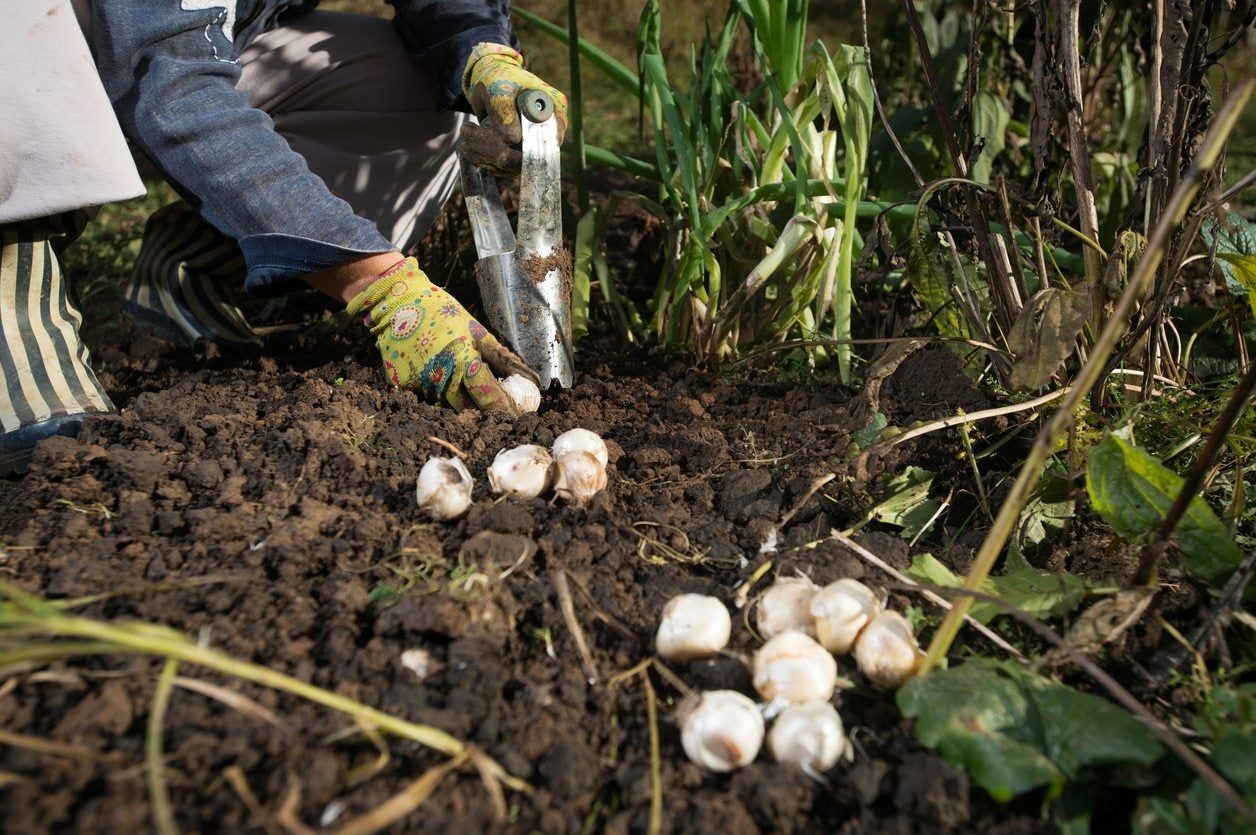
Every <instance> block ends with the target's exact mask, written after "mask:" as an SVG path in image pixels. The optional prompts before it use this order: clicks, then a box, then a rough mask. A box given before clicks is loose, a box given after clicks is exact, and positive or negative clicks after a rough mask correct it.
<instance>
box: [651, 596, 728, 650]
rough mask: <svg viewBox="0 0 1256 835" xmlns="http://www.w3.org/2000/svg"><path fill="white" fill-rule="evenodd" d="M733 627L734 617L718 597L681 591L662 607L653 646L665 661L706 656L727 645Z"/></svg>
mask: <svg viewBox="0 0 1256 835" xmlns="http://www.w3.org/2000/svg"><path fill="white" fill-rule="evenodd" d="M732 630H733V620H732V618H731V617H729V614H728V609H727V608H725V606H724V604H723V603H721V602H720V601H719V600H717V599H716V598H714V597H708V596H707V595H705V594H682V595H678V596H677V597H673V598H672V599H671V600H669V601H667V605H666V606H664V607H663V618H662V620H661V621H660V622H659V631H658V634H657V635H656V636H655V638H654V647H655V650H656V651H657V652H658V655H659V658H662V659H663V660H665V661H693V660H695V659H698V658H709V657H711V656H712V655H715V654H716V653H717V652H719V651H720V650H722V649H723V648H724V647H725V646H727V645H728V637H729V635H730V634H732Z"/></svg>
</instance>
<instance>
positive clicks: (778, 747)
mask: <svg viewBox="0 0 1256 835" xmlns="http://www.w3.org/2000/svg"><path fill="white" fill-rule="evenodd" d="M768 750H770V751H771V752H772V756H773V757H775V758H776V761H777V762H782V763H789V764H791V765H796V766H798V767H799V768H801V769H802V770H803V771H805V772H807V773H808V774H810V775H812V776H819V774H820V773H821V772H824V771H828V770H829V769H830V768H832V767H833V766H834V765H836V764H837V761H838V760H839V759H840V758H841V756H842V754H843V753H845V752H846V750H847V744H846V734H845V732H844V731H843V730H842V718H841V717H840V716H838V715H837V710H836V709H835V708H834V707H833V705H831V704H829V703H828V702H807V703H805V704H800V705H790V706H789V707H787V708H785V710H784V711H783V712H782V713H781V715H780V716H778V717H777V719H776V723H775V724H774V725H773V726H772V731H771V733H769V734H768Z"/></svg>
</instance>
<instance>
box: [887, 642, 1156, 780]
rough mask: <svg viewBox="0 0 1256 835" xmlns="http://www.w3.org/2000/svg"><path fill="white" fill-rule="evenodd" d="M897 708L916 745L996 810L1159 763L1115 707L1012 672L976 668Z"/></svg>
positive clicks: (954, 671)
mask: <svg viewBox="0 0 1256 835" xmlns="http://www.w3.org/2000/svg"><path fill="white" fill-rule="evenodd" d="M898 706H899V709H900V710H902V712H903V713H904V715H906V716H908V717H909V718H911V719H913V720H915V733H916V738H917V739H919V740H920V741H921V743H923V744H924V745H927V746H929V747H930V748H936V749H937V750H938V752H939V753H940V754H941V755H942V756H943V757H945V758H946V759H947V760H948V761H950V762H951V763H953V764H955V765H957V766H959V767H960V768H963V769H964V770H965V771H967V772H968V773H969V774H970V775H971V776H972V778H973V779H974V780H975V781H976V782H977V783H978V784H979V785H980V786H981V787H982V788H984V789H985V790H986V791H987V792H989V793H990V794H991V795H992V796H993V797H995V798H996V799H999V800H1007V799H1010V798H1012V797H1015V796H1016V795H1018V794H1022V793H1024V792H1026V791H1029V790H1031V789H1035V788H1038V787H1041V786H1049V787H1051V792H1052V793H1053V794H1058V792H1059V791H1060V789H1062V788H1063V786H1064V784H1065V783H1066V782H1068V781H1075V780H1081V779H1087V778H1089V776H1090V774H1089V772H1090V771H1091V770H1093V769H1101V768H1112V767H1121V768H1128V767H1136V768H1148V767H1150V766H1152V765H1154V764H1155V762H1156V761H1157V760H1158V759H1159V758H1160V756H1161V755H1162V754H1163V750H1162V748H1161V746H1160V743H1159V742H1158V741H1157V740H1156V738H1155V736H1154V735H1153V734H1152V733H1151V732H1150V731H1149V730H1147V728H1146V727H1144V726H1143V725H1142V723H1140V722H1139V721H1138V720H1136V719H1134V718H1133V717H1131V716H1130V715H1129V714H1128V713H1126V712H1125V711H1123V710H1121V709H1120V708H1118V707H1117V706H1116V705H1113V704H1111V703H1110V702H1108V701H1105V700H1104V699H1101V698H1099V697H1098V696H1092V695H1089V694H1086V693H1082V692H1080V691H1077V690H1074V689H1072V688H1070V687H1066V686H1065V685H1063V684H1059V683H1057V682H1053V681H1050V680H1049V679H1045V678H1042V677H1040V676H1038V675H1035V674H1033V673H1031V672H1028V671H1026V670H1023V669H1021V668H1019V667H1018V666H1016V665H1015V664H1013V663H1012V662H999V661H992V660H989V659H974V660H971V661H968V662H967V663H965V664H963V665H961V666H959V667H953V668H951V669H949V670H942V671H939V672H934V673H931V674H930V675H927V676H923V677H920V678H915V679H912V680H911V681H909V682H908V683H907V684H906V685H905V686H904V687H903V688H902V689H901V690H899V691H898Z"/></svg>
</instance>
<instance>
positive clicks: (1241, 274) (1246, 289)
mask: <svg viewBox="0 0 1256 835" xmlns="http://www.w3.org/2000/svg"><path fill="white" fill-rule="evenodd" d="M1217 257H1218V258H1220V259H1221V267H1222V272H1225V273H1226V284H1227V285H1229V287H1230V289H1231V291H1233V290H1234V288H1235V285H1238V286H1240V287H1242V288H1243V292H1242V293H1239V294H1238V295H1246V296H1247V301H1248V303H1249V304H1250V305H1251V306H1252V312H1253V313H1256V255H1240V254H1238V253H1235V252H1218V253H1217ZM1227 268H1228V269H1227Z"/></svg>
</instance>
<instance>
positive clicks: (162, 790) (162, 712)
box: [144, 658, 179, 835]
mask: <svg viewBox="0 0 1256 835" xmlns="http://www.w3.org/2000/svg"><path fill="white" fill-rule="evenodd" d="M178 669H179V662H178V661H175V660H174V659H173V658H167V659H166V663H165V665H164V666H162V668H161V675H160V676H158V677H157V688H156V689H155V690H154V691H153V705H152V708H151V709H150V710H149V711H148V734H147V736H146V738H145V740H144V756H145V759H146V760H147V762H148V802H149V807H150V809H151V810H152V815H153V828H154V829H156V830H157V831H158V832H159V833H160V835H179V827H178V825H177V824H176V823H175V821H174V810H173V809H171V808H170V792H169V790H168V789H167V788H166V763H165V757H164V755H163V754H162V751H161V747H162V746H161V737H162V726H163V725H164V724H165V721H166V708H167V707H168V706H169V704H170V693H171V691H173V689H174V676H175V673H176V672H177V671H178Z"/></svg>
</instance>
